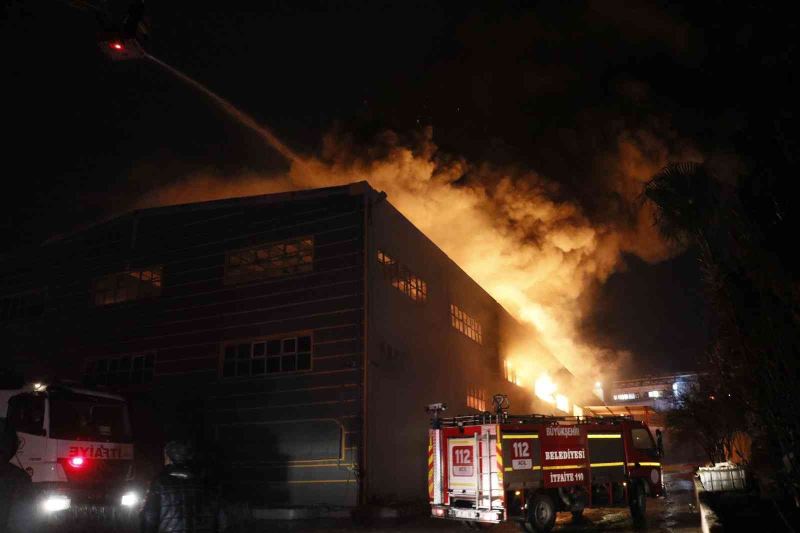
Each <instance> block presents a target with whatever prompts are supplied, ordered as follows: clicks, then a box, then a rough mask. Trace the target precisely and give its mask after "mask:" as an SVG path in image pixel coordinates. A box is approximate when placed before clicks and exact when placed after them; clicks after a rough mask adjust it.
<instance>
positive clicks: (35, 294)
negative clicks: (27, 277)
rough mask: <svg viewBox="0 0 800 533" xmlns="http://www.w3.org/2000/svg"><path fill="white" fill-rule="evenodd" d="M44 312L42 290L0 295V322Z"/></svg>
mask: <svg viewBox="0 0 800 533" xmlns="http://www.w3.org/2000/svg"><path fill="white" fill-rule="evenodd" d="M43 312H44V291H27V292H21V293H17V294H10V295H8V296H0V322H11V321H13V320H21V319H24V318H35V317H37V316H41V315H42V313H43Z"/></svg>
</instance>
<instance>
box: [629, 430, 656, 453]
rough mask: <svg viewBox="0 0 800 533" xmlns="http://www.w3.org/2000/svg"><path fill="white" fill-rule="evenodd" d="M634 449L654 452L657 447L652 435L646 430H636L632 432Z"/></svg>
mask: <svg viewBox="0 0 800 533" xmlns="http://www.w3.org/2000/svg"><path fill="white" fill-rule="evenodd" d="M631 438H632V439H633V447H634V448H636V449H637V450H653V449H655V447H656V445H655V443H653V439H652V437H650V433H649V432H648V431H647V430H646V429H644V428H636V429H633V430H632V431H631Z"/></svg>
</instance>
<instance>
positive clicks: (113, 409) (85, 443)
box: [0, 383, 141, 517]
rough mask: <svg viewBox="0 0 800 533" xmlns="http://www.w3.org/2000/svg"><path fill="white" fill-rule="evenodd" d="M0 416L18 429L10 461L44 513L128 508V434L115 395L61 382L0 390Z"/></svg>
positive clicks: (136, 494)
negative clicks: (30, 485) (24, 474)
mask: <svg viewBox="0 0 800 533" xmlns="http://www.w3.org/2000/svg"><path fill="white" fill-rule="evenodd" d="M0 419H5V421H6V423H8V424H9V425H10V426H11V427H12V428H14V429H15V430H16V432H17V438H18V439H19V449H18V450H17V454H16V455H15V456H14V457H12V458H11V463H12V464H14V465H16V466H18V467H20V468H21V469H23V470H24V471H25V472H27V474H28V475H29V476H31V480H32V481H33V483H34V487H35V488H36V489H37V494H38V495H39V498H40V500H41V501H40V502H39V503H40V505H39V508H40V510H41V512H42V513H43V514H44V515H48V516H52V517H55V516H56V515H63V514H64V513H63V512H64V511H66V510H68V509H70V508H72V509H73V511H72V513H74V512H76V510H78V509H83V510H86V509H92V510H96V509H107V508H109V507H110V508H112V509H119V510H123V511H124V510H126V509H128V510H132V509H133V508H135V507H136V506H137V505H138V503H139V501H140V493H141V491H137V490H135V489H134V487H133V473H134V472H133V440H132V436H131V429H130V422H129V419H128V408H127V404H126V402H125V400H124V398H122V397H121V396H117V395H114V394H110V393H106V392H101V391H96V390H88V389H83V388H77V387H73V386H68V385H53V386H49V387H48V386H45V385H43V384H40V383H35V384H29V385H26V386H25V387H23V388H20V389H12V390H0Z"/></svg>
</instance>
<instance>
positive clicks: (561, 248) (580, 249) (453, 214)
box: [138, 128, 700, 384]
mask: <svg viewBox="0 0 800 533" xmlns="http://www.w3.org/2000/svg"><path fill="white" fill-rule="evenodd" d="M322 146H323V147H322V150H321V153H320V154H318V155H316V156H313V157H297V158H295V159H293V160H292V161H291V167H290V169H289V171H288V172H287V173H285V174H282V175H274V176H261V175H255V174H252V175H241V176H237V177H223V176H214V175H209V174H199V175H194V176H190V177H188V178H187V179H185V180H182V181H179V182H177V183H173V184H171V185H168V186H166V187H163V188H160V189H157V190H154V191H152V192H151V193H149V194H148V195H147V196H145V197H144V198H142V200H141V201H140V202H139V205H138V207H148V206H155V205H166V204H176V203H187V202H195V201H201V200H212V199H220V198H229V197H235V196H247V195H253V194H266V193H271V192H278V191H286V190H292V189H306V188H314V187H324V186H332V185H341V184H346V183H352V182H356V181H361V180H366V181H369V183H370V184H371V185H372V186H373V187H374V188H376V189H378V190H383V191H385V192H386V193H387V194H388V198H389V201H391V202H392V204H393V205H394V206H395V207H397V208H398V209H399V210H400V211H401V212H402V213H403V214H404V215H405V216H406V217H407V218H408V219H409V220H410V221H411V222H412V223H413V224H414V225H415V226H417V227H418V228H419V229H420V230H421V231H422V232H423V233H425V234H426V235H427V236H428V237H429V238H430V239H431V240H433V242H435V243H436V244H437V245H438V246H439V247H440V248H441V249H442V250H443V251H444V252H445V253H446V254H447V255H448V256H450V257H451V258H452V259H453V260H454V261H455V262H456V263H458V264H459V265H460V266H461V267H462V268H463V269H464V270H465V271H466V272H467V273H468V274H469V275H470V276H471V277H472V278H473V279H475V280H476V281H477V282H478V283H479V284H480V285H481V286H482V287H484V289H486V291H487V292H489V294H491V295H492V296H493V297H494V298H495V299H496V300H497V301H498V302H500V303H501V304H502V305H503V306H504V307H505V308H506V309H507V310H508V311H509V312H511V313H512V314H513V315H514V316H515V317H517V318H518V319H519V320H521V321H523V322H524V323H527V324H530V325H531V326H533V328H534V329H535V331H536V334H537V338H536V339H535V342H526V343H525V344H524V345H517V346H516V347H512V348H511V349H510V350H509V353H507V354H504V355H505V357H506V358H507V359H508V361H509V364H510V365H511V367H512V368H513V369H514V372H515V373H516V374H517V376H518V378H519V379H521V381H523V382H525V383H528V382H530V384H532V383H533V381H534V380H535V379H536V377H537V376H538V374H539V372H541V370H542V369H541V367H540V366H539V365H538V363H537V361H541V360H542V359H549V358H550V357H549V356H553V357H555V358H556V359H557V360H558V361H560V362H561V364H563V365H564V366H566V367H567V368H568V369H569V370H570V371H571V372H572V373H573V374H574V375H576V376H577V377H578V378H580V379H582V380H584V381H589V380H591V382H594V381H595V380H601V381H605V380H608V379H610V378H611V377H613V375H614V373H615V370H616V368H617V367H618V365H620V364H625V363H626V362H627V361H628V360H629V356H630V354H628V353H626V352H622V351H614V350H610V349H607V348H604V347H600V346H595V345H592V344H591V343H589V342H587V341H585V340H583V339H582V336H581V321H582V319H583V318H584V317H585V315H586V313H587V312H588V311H589V310H590V309H591V305H592V299H593V298H592V294H593V290H594V289H595V288H596V287H598V285H599V284H602V283H603V282H604V281H605V280H606V279H607V278H608V276H609V275H611V274H612V273H613V272H614V271H615V270H617V269H619V268H621V267H623V265H624V262H623V257H624V255H623V254H625V253H631V254H635V255H637V256H639V257H640V258H642V259H644V260H645V261H649V262H654V261H661V260H663V259H666V258H668V257H670V256H671V255H673V254H675V253H676V252H677V250H676V249H674V248H672V247H671V246H670V245H669V244H668V243H665V242H664V241H663V240H662V239H661V238H660V236H659V235H658V233H657V231H656V229H655V228H654V227H653V221H652V213H651V211H650V209H649V206H647V205H646V204H644V203H643V202H641V200H640V191H641V186H642V184H643V183H644V181H646V180H647V179H649V177H650V176H652V175H653V174H654V173H655V172H657V171H658V170H659V169H660V168H662V167H663V166H664V164H666V163H667V162H668V161H669V160H670V159H672V158H678V157H679V158H681V159H687V158H689V159H698V158H699V157H700V155H699V154H698V153H696V152H695V151H693V150H692V149H691V148H688V147H687V148H681V152H680V153H679V154H676V153H671V152H670V149H668V147H667V146H666V144H665V143H663V142H660V141H659V140H658V138H657V137H656V136H654V135H652V134H650V133H648V132H646V131H636V132H624V133H623V134H622V135H620V136H619V138H618V140H617V145H616V149H615V150H614V152H613V153H609V154H605V156H604V157H603V161H602V166H603V168H604V169H605V172H606V173H607V174H606V177H605V184H604V187H605V189H606V193H607V195H608V196H609V198H612V199H613V203H614V206H615V207H614V209H613V210H612V211H611V212H609V213H603V214H601V215H600V216H597V217H595V218H597V219H596V220H591V219H590V218H589V217H588V216H587V214H586V212H585V210H584V209H582V208H581V206H580V205H579V204H578V203H577V202H576V201H568V200H564V199H563V197H564V194H563V191H561V190H560V186H559V184H558V183H556V182H555V181H553V180H549V179H547V177H545V176H541V175H539V174H537V173H536V172H533V171H530V170H524V169H520V168H500V167H497V166H493V165H491V164H489V163H474V162H470V161H468V160H466V159H465V158H463V157H459V156H454V155H452V154H447V153H443V152H442V151H440V150H439V149H438V147H437V146H436V144H435V143H434V142H433V135H432V130H431V129H430V128H427V129H425V130H424V131H423V132H421V133H419V134H417V135H415V136H414V137H413V138H411V139H401V137H400V136H399V135H397V134H395V133H393V132H384V133H383V134H381V135H380V136H379V138H378V139H376V141H375V142H374V143H372V144H371V145H369V146H363V145H359V144H357V143H355V142H354V141H353V140H352V138H351V137H349V136H347V135H342V134H338V133H331V134H328V135H327V136H326V137H325V138H324V141H323V144H322Z"/></svg>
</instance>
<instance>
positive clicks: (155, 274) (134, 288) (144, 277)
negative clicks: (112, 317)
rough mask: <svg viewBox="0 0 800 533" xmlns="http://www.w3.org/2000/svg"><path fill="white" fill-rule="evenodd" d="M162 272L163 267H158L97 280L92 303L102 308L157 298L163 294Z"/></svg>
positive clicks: (94, 282) (120, 273)
mask: <svg viewBox="0 0 800 533" xmlns="http://www.w3.org/2000/svg"><path fill="white" fill-rule="evenodd" d="M162 271H163V267H162V266H161V265H157V266H151V267H148V268H142V269H139V270H130V271H127V272H115V273H113V274H107V275H105V276H101V277H99V278H95V279H94V280H93V281H92V286H91V302H92V304H93V305H95V306H102V305H109V304H115V303H120V302H128V301H132V300H142V299H145V298H156V297H158V296H159V295H160V294H161V285H162Z"/></svg>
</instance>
